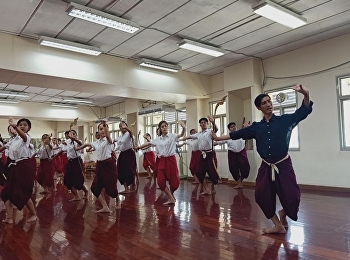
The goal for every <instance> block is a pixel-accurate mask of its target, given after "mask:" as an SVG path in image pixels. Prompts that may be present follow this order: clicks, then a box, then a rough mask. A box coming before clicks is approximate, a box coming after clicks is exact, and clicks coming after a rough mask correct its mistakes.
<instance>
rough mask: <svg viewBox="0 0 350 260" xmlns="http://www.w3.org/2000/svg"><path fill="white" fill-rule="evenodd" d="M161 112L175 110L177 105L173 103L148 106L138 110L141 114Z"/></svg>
mask: <svg viewBox="0 0 350 260" xmlns="http://www.w3.org/2000/svg"><path fill="white" fill-rule="evenodd" d="M160 112H175V106H173V105H155V106H148V107H145V108H142V109H140V111H139V112H138V115H139V116H141V115H147V114H152V113H160Z"/></svg>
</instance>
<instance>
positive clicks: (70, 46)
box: [38, 36, 102, 56]
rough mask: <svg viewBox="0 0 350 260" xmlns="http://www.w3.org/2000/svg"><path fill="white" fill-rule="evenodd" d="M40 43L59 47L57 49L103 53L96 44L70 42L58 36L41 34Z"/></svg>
mask: <svg viewBox="0 0 350 260" xmlns="http://www.w3.org/2000/svg"><path fill="white" fill-rule="evenodd" d="M38 42H39V44H40V45H44V46H48V47H52V48H57V49H62V50H67V51H74V52H79V53H83V54H89V55H93V56H97V55H100V54H101V53H102V51H101V49H100V48H99V47H94V46H89V45H85V44H81V43H76V42H70V41H65V40H60V39H56V38H50V37H46V36H41V37H40V38H39V41H38Z"/></svg>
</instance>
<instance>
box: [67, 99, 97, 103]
mask: <svg viewBox="0 0 350 260" xmlns="http://www.w3.org/2000/svg"><path fill="white" fill-rule="evenodd" d="M63 102H73V103H83V104H92V100H89V99H78V98H76V99H75V98H63Z"/></svg>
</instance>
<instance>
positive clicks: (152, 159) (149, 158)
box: [142, 133, 156, 179]
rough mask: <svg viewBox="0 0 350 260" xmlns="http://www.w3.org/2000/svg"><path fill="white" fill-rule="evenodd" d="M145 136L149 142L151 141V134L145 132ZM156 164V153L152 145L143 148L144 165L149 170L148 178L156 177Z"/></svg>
mask: <svg viewBox="0 0 350 260" xmlns="http://www.w3.org/2000/svg"><path fill="white" fill-rule="evenodd" d="M143 138H145V140H146V141H147V142H151V139H152V138H151V135H150V134H149V133H146V134H144V136H143ZM155 164H156V154H155V153H154V152H153V150H152V147H148V148H146V149H144V150H143V162H142V166H143V168H144V169H145V170H146V171H147V174H148V176H147V177H146V178H147V179H152V177H153V178H156V177H155V176H154V175H153V173H154V171H155Z"/></svg>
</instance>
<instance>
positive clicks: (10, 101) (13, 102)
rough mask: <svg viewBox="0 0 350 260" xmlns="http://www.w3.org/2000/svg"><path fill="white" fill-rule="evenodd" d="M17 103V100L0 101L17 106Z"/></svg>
mask: <svg viewBox="0 0 350 260" xmlns="http://www.w3.org/2000/svg"><path fill="white" fill-rule="evenodd" d="M18 102H19V101H18V100H14V99H0V103H8V104H18Z"/></svg>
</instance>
